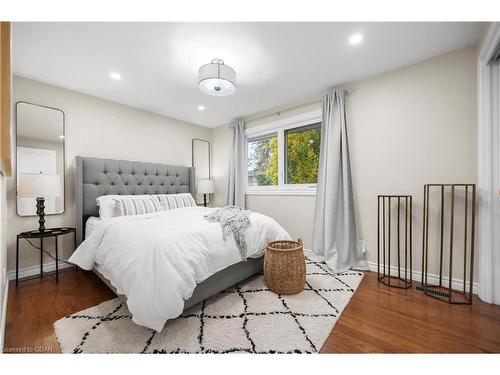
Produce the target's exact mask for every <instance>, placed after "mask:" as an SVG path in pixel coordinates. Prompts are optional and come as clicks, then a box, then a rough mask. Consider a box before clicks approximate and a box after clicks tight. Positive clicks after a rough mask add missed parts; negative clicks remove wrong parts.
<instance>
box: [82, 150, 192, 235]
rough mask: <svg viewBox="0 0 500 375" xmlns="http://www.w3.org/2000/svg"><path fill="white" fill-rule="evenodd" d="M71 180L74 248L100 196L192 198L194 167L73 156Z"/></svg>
mask: <svg viewBox="0 0 500 375" xmlns="http://www.w3.org/2000/svg"><path fill="white" fill-rule="evenodd" d="M75 177H76V183H75V186H76V210H75V211H76V238H77V244H78V245H79V244H80V243H81V242H82V241H83V234H84V229H85V222H86V221H87V219H88V218H89V217H90V216H98V215H99V212H98V208H97V204H96V198H97V197H99V196H101V195H109V194H128V195H138V194H177V193H191V194H192V195H193V196H194V194H195V186H194V185H195V181H196V180H195V174H194V167H183V166H175V165H166V164H155V163H144V162H139V161H128V160H113V159H98V158H87V157H81V156H77V157H76V171H75Z"/></svg>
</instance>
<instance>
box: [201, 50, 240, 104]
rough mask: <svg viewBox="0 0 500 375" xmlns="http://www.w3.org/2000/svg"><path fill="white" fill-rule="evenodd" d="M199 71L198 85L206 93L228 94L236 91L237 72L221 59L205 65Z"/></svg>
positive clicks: (215, 94)
mask: <svg viewBox="0 0 500 375" xmlns="http://www.w3.org/2000/svg"><path fill="white" fill-rule="evenodd" d="M198 73H199V75H198V87H199V88H200V90H201V91H203V92H204V93H205V94H209V95H213V96H226V95H230V94H232V93H233V92H235V91H236V72H235V71H234V69H233V68H231V67H230V66H228V65H225V64H224V61H223V60H221V59H213V60H212V62H211V63H210V64H205V65H203V66H202V67H201V68H200V70H199V72H198Z"/></svg>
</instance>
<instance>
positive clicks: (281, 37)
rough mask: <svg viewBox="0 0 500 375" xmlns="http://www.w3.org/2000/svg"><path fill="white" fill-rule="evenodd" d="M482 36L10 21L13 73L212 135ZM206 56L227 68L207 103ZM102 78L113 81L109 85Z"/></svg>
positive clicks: (477, 31) (465, 28)
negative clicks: (226, 79) (230, 84)
mask: <svg viewBox="0 0 500 375" xmlns="http://www.w3.org/2000/svg"><path fill="white" fill-rule="evenodd" d="M483 28H484V24H482V23H472V22H464V23H454V22H443V23H431V22H421V23H335V22H332V23H278V22H276V23H110V22H106V23H15V24H14V25H13V47H12V48H13V52H12V53H13V71H14V74H17V75H20V76H24V77H28V78H32V79H36V80H39V81H43V82H47V83H50V84H53V85H56V86H61V87H64V88H68V89H71V90H75V91H79V92H82V93H86V94H90V95H94V96H97V97H100V98H104V99H108V100H112V101H115V102H118V103H123V104H127V105H130V106H133V107H137V108H141V109H144V110H148V111H151V112H155V113H159V114H162V115H165V116H169V117H173V118H176V119H179V120H183V121H186V122H191V123H195V124H198V125H202V126H206V127H216V126H219V125H222V124H224V123H227V122H229V121H230V120H232V119H234V118H239V117H246V116H251V115H255V114H258V113H264V112H266V111H269V110H272V109H275V108H280V107H283V106H287V105H293V104H297V103H301V102H305V101H308V100H309V101H310V100H311V99H314V98H317V97H318V96H319V95H321V94H322V93H324V92H325V91H326V90H328V89H329V88H332V87H334V86H336V85H340V84H344V83H347V82H351V81H355V80H359V79H363V78H367V77H370V76H373V75H376V74H380V73H383V72H387V71H390V70H394V69H397V68H400V67H403V66H406V65H410V64H413V63H415V62H418V61H422V60H425V59H428V58H430V57H433V56H437V55H440V54H443V53H446V52H449V51H452V50H455V49H459V48H462V47H465V46H468V45H472V44H475V43H477V42H478V41H479V39H480V37H481V34H482V31H483ZM353 33H362V35H363V41H362V42H361V43H360V44H358V45H355V46H352V45H350V44H349V42H348V40H349V37H350V36H351V35H352V34H353ZM213 58H221V59H223V60H224V61H225V63H226V64H228V65H230V66H231V67H232V68H234V69H235V70H236V81H237V90H236V93H235V94H233V95H230V96H227V97H212V96H209V95H207V94H204V93H202V92H201V91H200V90H199V89H198V87H197V76H198V68H199V67H200V66H201V65H203V64H206V63H208V62H210V60H212V59H213ZM111 72H118V73H119V74H121V76H122V79H121V80H119V81H117V80H113V79H111V78H110V73H111ZM199 105H203V106H205V110H204V111H200V110H198V109H197V107H198V106H199Z"/></svg>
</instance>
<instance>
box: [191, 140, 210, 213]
mask: <svg viewBox="0 0 500 375" xmlns="http://www.w3.org/2000/svg"><path fill="white" fill-rule="evenodd" d="M192 151H193V155H192V157H193V167H195V172H196V186H198V181H200V180H210V142H208V141H205V140H203V139H196V138H194V139H193V144H192ZM195 200H196V203H198V204H200V203H203V194H196V197H195ZM207 202H208V197H207Z"/></svg>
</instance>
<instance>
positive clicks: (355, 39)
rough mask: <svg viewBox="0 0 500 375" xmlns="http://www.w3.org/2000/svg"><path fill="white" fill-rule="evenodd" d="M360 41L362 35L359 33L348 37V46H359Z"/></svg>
mask: <svg viewBox="0 0 500 375" xmlns="http://www.w3.org/2000/svg"><path fill="white" fill-rule="evenodd" d="M362 41H363V34H360V33H356V34H352V35H351V36H350V37H349V44H350V45H352V46H354V45H356V44H359V43H361V42H362Z"/></svg>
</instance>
